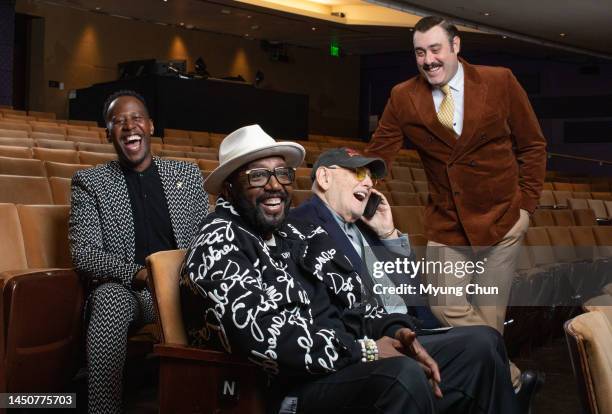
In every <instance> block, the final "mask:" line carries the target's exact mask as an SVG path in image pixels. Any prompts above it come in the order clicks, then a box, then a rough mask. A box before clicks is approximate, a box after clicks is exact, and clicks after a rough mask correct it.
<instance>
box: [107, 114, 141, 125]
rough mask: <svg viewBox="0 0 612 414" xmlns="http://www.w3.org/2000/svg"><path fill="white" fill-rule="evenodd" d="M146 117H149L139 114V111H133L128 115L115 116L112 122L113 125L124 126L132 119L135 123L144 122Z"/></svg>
mask: <svg viewBox="0 0 612 414" xmlns="http://www.w3.org/2000/svg"><path fill="white" fill-rule="evenodd" d="M145 119H147V117H146V116H144V115H142V114H139V113H133V114H129V115H128V116H125V115H122V116H118V117H113V118H112V119H111V121H110V122H111V124H112V125H113V127H116V126H121V127H124V126H126V125H127V124H128V122H130V121H131V122H132V123H133V124H141V123H143V122H144V120H145Z"/></svg>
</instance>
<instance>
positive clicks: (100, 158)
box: [75, 151, 117, 165]
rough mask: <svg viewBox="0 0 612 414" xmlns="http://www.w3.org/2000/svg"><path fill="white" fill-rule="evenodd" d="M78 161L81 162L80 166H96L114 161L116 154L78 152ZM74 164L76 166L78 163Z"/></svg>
mask: <svg viewBox="0 0 612 414" xmlns="http://www.w3.org/2000/svg"><path fill="white" fill-rule="evenodd" d="M79 159H80V160H81V161H80V163H81V164H89V165H98V164H105V163H107V162H109V161H112V160H116V159H117V154H116V153H115V154H111V153H103V152H89V151H79ZM75 164H78V162H77V163H75Z"/></svg>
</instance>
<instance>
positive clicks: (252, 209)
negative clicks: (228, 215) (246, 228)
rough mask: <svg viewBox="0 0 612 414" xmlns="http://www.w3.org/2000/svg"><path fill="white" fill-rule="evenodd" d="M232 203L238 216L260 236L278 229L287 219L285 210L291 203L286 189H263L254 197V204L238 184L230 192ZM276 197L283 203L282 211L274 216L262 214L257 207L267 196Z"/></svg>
mask: <svg viewBox="0 0 612 414" xmlns="http://www.w3.org/2000/svg"><path fill="white" fill-rule="evenodd" d="M230 195H231V197H232V205H233V206H234V209H236V211H237V212H238V214H240V216H241V217H242V218H243V220H245V221H246V222H247V223H248V224H250V225H251V226H252V228H253V229H254V230H255V231H256V232H257V233H258V234H259V235H261V236H267V235H270V234H272V233H273V232H275V231H276V230H278V229H279V228H280V227H281V226H282V225H283V223H284V222H285V220H286V219H287V211H289V206H290V205H291V197H290V196H289V194H288V193H287V192H286V191H265V192H264V193H263V194H261V195H260V196H259V197H257V198H256V199H255V205H253V204H252V203H251V201H249V200H248V199H247V198H246V197H245V195H244V193H243V192H242V191H240V190H239V186H234V187H233V189H232V190H231V192H230ZM273 197H278V198H280V199H281V203H282V204H284V207H283V211H282V212H281V213H279V214H278V215H276V216H275V217H270V216H267V215H265V214H264V212H263V211H262V209H261V208H260V207H259V206H260V204H261V203H263V202H264V201H265V200H267V199H268V198H273Z"/></svg>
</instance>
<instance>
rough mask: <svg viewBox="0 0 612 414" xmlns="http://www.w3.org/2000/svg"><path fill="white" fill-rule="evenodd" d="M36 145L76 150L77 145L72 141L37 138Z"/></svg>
mask: <svg viewBox="0 0 612 414" xmlns="http://www.w3.org/2000/svg"><path fill="white" fill-rule="evenodd" d="M36 146H37V147H40V148H51V149H67V150H75V149H76V146H75V145H74V142H72V141H61V140H56V139H40V138H37V139H36Z"/></svg>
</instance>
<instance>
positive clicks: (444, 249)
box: [426, 210, 529, 386]
mask: <svg viewBox="0 0 612 414" xmlns="http://www.w3.org/2000/svg"><path fill="white" fill-rule="evenodd" d="M528 227H529V214H528V213H527V212H526V211H525V210H521V211H520V217H519V219H518V221H517V222H516V223H515V224H514V226H512V228H511V229H510V230H509V231H508V233H506V235H505V236H504V237H503V239H502V240H501V241H500V242H499V243H497V244H496V245H494V246H491V247H490V248H487V249H483V250H482V251H481V250H479V251H478V252H474V251H473V250H472V249H471V248H469V247H467V246H466V247H462V248H456V247H452V246H446V245H443V244H440V243H436V242H428V244H427V261H428V262H431V261H434V262H435V261H439V262H441V263H448V262H452V263H457V262H464V263H465V262H477V261H480V262H481V263H484V272H483V273H482V274H478V275H473V276H471V277H470V276H464V277H458V276H457V272H448V273H445V272H442V273H435V274H431V273H428V274H427V275H426V278H427V281H428V283H431V284H432V285H435V286H437V287H440V288H442V289H448V288H450V290H451V291H454V292H457V291H462V292H463V294H461V295H456V294H450V293H447V294H439V295H436V296H432V295H430V296H429V302H430V305H431V310H432V312H433V314H434V315H435V316H436V318H438V320H439V321H440V323H442V325H446V326H468V325H489V326H491V327H493V328H495V329H497V330H498V331H499V332H500V333H501V334H503V332H504V320H505V317H506V306H507V304H508V298H509V295H510V289H511V287H512V280H513V278H514V274H515V271H516V264H517V259H518V255H519V252H520V248H521V241H522V239H523V237H524V235H525V232H526V231H527V228H528ZM469 284H477V285H478V286H480V287H481V288H483V289H484V290H485V291H486V290H488V291H492V288H496V289H497V290H498V293H497V294H495V295H472V296H471V297H468V295H466V293H465V292H466V289H467V287H468V285H469ZM510 373H511V376H512V383H513V385H515V386H518V385H519V384H520V374H521V372H520V370H519V369H518V368H517V367H516V366H515V365H514V364H513V363H510Z"/></svg>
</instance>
